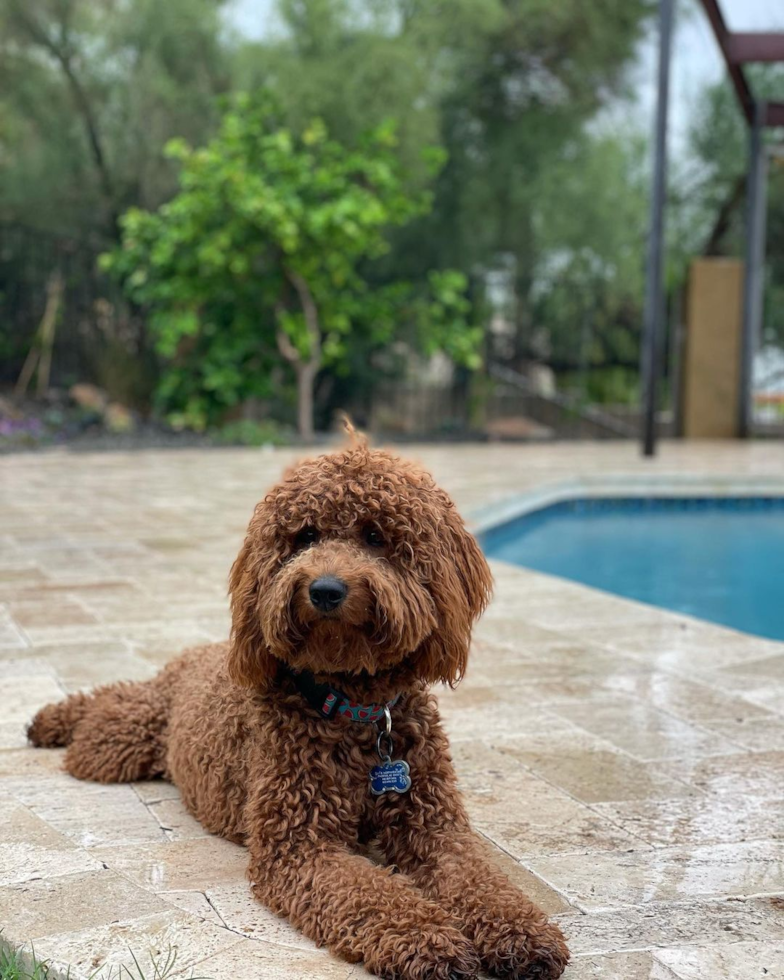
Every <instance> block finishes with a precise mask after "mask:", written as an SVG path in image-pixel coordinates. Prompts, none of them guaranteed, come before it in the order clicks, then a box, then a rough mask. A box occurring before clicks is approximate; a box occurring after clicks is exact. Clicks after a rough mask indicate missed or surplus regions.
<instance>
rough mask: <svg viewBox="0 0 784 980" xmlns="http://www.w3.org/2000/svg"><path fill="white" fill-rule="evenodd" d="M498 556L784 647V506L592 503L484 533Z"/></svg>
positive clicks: (571, 504)
mask: <svg viewBox="0 0 784 980" xmlns="http://www.w3.org/2000/svg"><path fill="white" fill-rule="evenodd" d="M481 540H482V545H483V547H484V549H485V552H486V554H487V555H488V556H489V557H491V558H500V559H503V560H504V561H508V562H512V563H513V564H516V565H523V566H525V567H526V568H533V569H536V570H538V571H541V572H548V573H550V574H551V575H560V576H562V577H563V578H567V579H572V580H574V581H576V582H583V583H584V584H585V585H590V586H593V587H594V588H597V589H604V590H606V591H607V592H614V593H616V594H617V595H621V596H626V597H628V598H630V599H637V600H640V601H641V602H648V603H651V604H653V605H656V606H663V607H664V608H665V609H673V610H676V611H677V612H683V613H689V614H690V615H692V616H699V617H700V618H702V619H707V620H711V621H712V622H715V623H722V624H723V625H725V626H732V627H734V628H735V629H739V630H744V631H745V632H747V633H757V634H759V635H760V636H766V637H770V638H772V639H777V640H784V499H780V498H756V497H755V498H751V499H744V498H733V499H723V498H709V499H703V498H700V499H697V498H694V499H691V498H689V499H687V498H677V499H671V500H670V499H660V498H650V499H648V498H646V499H642V500H640V499H626V498H624V499H610V500H606V499H598V498H595V499H586V500H573V501H564V502H562V503H558V504H554V505H553V506H550V507H546V508H544V509H542V510H538V511H535V512H533V513H531V514H526V515H524V516H523V517H520V518H518V519H516V520H514V521H511V522H509V523H508V524H504V525H501V526H499V527H496V528H493V529H491V530H489V531H486V532H485V533H484V534H482V535H481Z"/></svg>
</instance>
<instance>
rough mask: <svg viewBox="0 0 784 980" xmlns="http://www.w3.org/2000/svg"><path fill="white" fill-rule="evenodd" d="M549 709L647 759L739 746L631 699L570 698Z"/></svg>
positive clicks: (725, 750) (721, 752)
mask: <svg viewBox="0 0 784 980" xmlns="http://www.w3.org/2000/svg"><path fill="white" fill-rule="evenodd" d="M550 710H551V711H553V712H554V713H555V714H558V715H559V716H561V717H563V718H564V720H568V721H571V722H572V723H574V724H575V725H580V726H581V727H582V728H584V729H585V730H586V731H589V732H591V733H593V734H594V735H598V736H599V737H600V738H603V739H605V740H606V741H608V742H610V743H611V744H612V745H614V746H616V747H617V748H619V749H621V750H622V751H624V752H628V753H629V754H630V755H634V756H636V757H637V758H638V759H643V760H646V761H653V760H655V759H667V758H690V757H692V756H706V755H724V754H727V753H730V752H733V751H740V749H739V748H738V746H736V745H734V744H733V743H732V742H730V741H728V740H727V739H725V738H722V737H721V736H720V735H715V734H712V733H711V732H706V731H704V730H703V729H700V728H697V727H695V726H694V725H690V724H688V723H687V722H685V721H681V720H680V719H678V718H674V717H673V716H672V715H670V714H667V713H666V712H664V711H657V710H656V709H655V708H651V707H649V705H648V704H646V703H644V702H641V701H637V700H633V699H631V698H630V699H623V700H615V699H613V700H607V701H591V702H587V703H579V702H576V701H573V702H570V703H569V704H564V705H551V706H550Z"/></svg>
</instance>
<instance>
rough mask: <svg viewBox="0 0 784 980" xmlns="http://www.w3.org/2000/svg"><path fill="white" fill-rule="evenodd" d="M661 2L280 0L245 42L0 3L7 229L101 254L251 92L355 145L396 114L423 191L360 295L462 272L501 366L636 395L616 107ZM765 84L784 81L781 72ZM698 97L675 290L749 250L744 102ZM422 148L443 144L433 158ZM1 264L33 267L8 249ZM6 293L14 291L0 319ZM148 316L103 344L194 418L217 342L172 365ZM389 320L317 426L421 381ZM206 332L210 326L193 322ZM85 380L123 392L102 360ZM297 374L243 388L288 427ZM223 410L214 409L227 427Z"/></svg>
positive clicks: (778, 274)
mask: <svg viewBox="0 0 784 980" xmlns="http://www.w3.org/2000/svg"><path fill="white" fill-rule="evenodd" d="M654 7H655V4H654V2H653V0H595V2H593V3H590V4H586V3H584V2H582V0H558V2H553V0H449V2H448V3H447V2H445V0H277V2H276V4H275V14H276V19H277V22H278V23H279V24H280V29H279V30H277V31H274V32H270V33H269V34H268V35H266V36H265V37H264V38H263V39H262V40H249V39H247V38H245V37H243V36H241V35H238V34H237V33H236V32H235V31H232V30H231V29H230V28H229V27H228V21H227V18H226V16H225V15H226V4H225V3H224V2H221V0H218V2H215V0H167V3H165V4H160V3H156V2H155V0H0V226H4V227H8V226H11V225H13V226H18V225H23V226H24V227H25V228H26V229H33V230H39V231H41V232H45V233H46V234H49V235H58V236H63V238H68V239H69V240H72V241H75V242H78V243H79V245H80V247H83V248H88V247H89V248H91V249H92V250H93V252H94V253H96V254H97V253H98V252H100V251H105V250H107V249H109V250H110V249H111V248H112V246H113V245H114V244H116V243H117V242H118V241H119V238H120V234H121V232H120V216H121V215H122V214H123V213H124V212H126V211H127V210H128V209H129V208H138V209H143V210H145V211H149V212H154V211H156V210H157V209H158V208H159V207H160V206H161V205H163V204H165V203H166V202H167V201H169V200H170V199H171V198H172V196H173V195H174V194H175V193H176V191H177V187H178V170H179V167H180V163H181V161H178V160H177V159H173V158H172V156H171V155H170V154H168V155H167V153H166V152H165V147H166V145H167V144H168V143H169V141H170V140H171V139H173V138H177V139H180V140H183V141H184V143H181V144H180V145H181V146H182V145H184V144H187V145H190V146H193V147H199V146H204V145H206V144H207V143H208V142H209V140H210V139H212V138H214V137H215V135H216V133H217V132H218V130H219V126H220V121H221V115H222V113H223V112H224V111H225V107H226V105H227V104H228V103H227V102H226V99H227V98H231V97H233V96H235V95H236V93H241V92H250V93H257V92H259V91H260V90H266V91H269V92H271V93H272V94H273V96H274V98H275V100H276V103H277V106H278V112H279V116H280V124H281V126H284V127H287V128H289V129H290V130H291V131H292V132H295V133H302V132H304V131H305V130H306V129H307V127H308V126H309V125H311V122H312V120H313V119H314V118H316V117H317V118H320V119H321V120H323V123H324V125H325V126H326V128H327V130H328V132H329V134H330V137H331V138H332V139H334V140H335V141H337V142H338V143H339V144H341V145H343V146H345V147H349V148H350V147H357V146H358V145H359V144H360V142H361V140H362V139H363V137H364V135H365V134H367V133H368V132H370V131H371V130H373V129H377V128H378V127H380V126H385V125H388V124H389V123H390V121H392V122H394V124H395V131H396V134H397V142H396V145H395V149H394V154H395V158H396V165H397V166H398V167H399V170H400V173H401V174H402V175H404V176H403V177H402V178H401V179H402V180H403V184H402V189H403V193H405V194H406V195H408V196H409V197H410V199H411V200H412V201H413V200H417V199H419V198H420V197H421V196H422V195H423V194H426V195H428V196H429V198H430V200H431V206H430V207H429V208H420V209H418V213H417V214H413V213H412V214H411V215H410V216H409V218H410V220H408V221H407V222H406V223H399V222H394V221H391V222H390V223H389V227H387V228H386V229H385V231H384V235H385V240H386V243H387V248H386V250H385V254H384V255H383V256H377V257H376V258H375V260H374V261H373V262H372V263H370V262H367V263H362V264H361V267H360V268H359V270H358V271H359V273H360V275H361V277H362V279H363V281H364V282H365V283H366V284H367V287H368V289H369V291H370V294H371V295H378V296H384V295H385V290H389V289H393V288H394V287H395V284H398V283H408V284H412V283H413V284H417V283H419V284H427V283H428V279H429V277H430V276H431V275H432V274H433V273H435V274H436V275H439V274H442V275H443V274H445V273H446V271H447V270H453V272H450V273H449V274H450V275H451V274H455V275H457V276H459V277H461V278H460V279H457V280H454V279H453V280H451V281H449V282H451V285H450V286H449V289H448V290H447V291H448V292H449V291H450V290H451V292H452V293H454V289H453V287H454V286H455V283H458V282H459V283H460V284H461V289H460V290H458V292H461V291H462V284H463V283H465V284H466V287H467V292H466V293H465V294H464V295H465V297H466V300H465V301H466V302H467V303H468V304H469V306H468V307H467V308H465V309H464V310H463V311H462V312H461V313H460V314H459V317H457V318H456V320H457V322H459V323H462V324H463V326H464V329H465V330H466V331H468V330H471V329H474V328H476V327H480V328H481V329H482V331H483V334H484V340H483V341H482V342H481V345H480V346H481V354H482V359H483V361H484V364H485V365H487V364H489V363H492V362H500V363H503V364H506V365H509V366H511V367H513V368H514V369H516V370H519V371H521V372H525V371H526V370H528V369H529V367H530V365H531V364H532V363H539V364H546V365H548V366H549V367H550V368H551V369H552V371H553V372H554V375H555V380H556V382H557V384H558V385H559V386H560V387H562V388H564V389H569V388H572V389H575V390H577V391H578V392H579V393H580V396H581V397H582V398H585V399H588V400H591V401H596V402H612V403H619V402H620V403H631V402H633V400H634V398H635V396H636V376H637V362H638V353H639V334H640V320H641V308H642V285H643V278H642V277H643V261H644V242H645V230H646V220H647V203H646V202H647V186H648V174H647V160H648V141H647V136H648V134H647V132H646V128H647V127H644V126H641V125H635V124H631V123H630V120H633V119H634V114H633V113H629V114H627V115H626V116H625V117H622V118H623V122H622V123H621V124H617V122H616V123H613V119H615V120H617V119H618V118H619V117H618V114H617V112H616V113H615V114H614V115H613V114H612V113H608V108H612V107H615V108H616V109H617V106H618V105H619V104H620V105H622V104H623V101H624V99H627V98H628V97H629V96H630V77H631V76H630V71H631V69H632V68H633V67H634V65H635V64H636V59H637V57H638V51H639V43H640V40H641V38H643V37H644V36H645V35H646V33H647V32H649V31H650V30H651V29H652V13H653V11H654ZM757 81H758V83H759V84H760V85H761V86H762V88H763V89H764V86H765V85H768V86H770V87H771V90H772V89H773V88H775V87H776V86H777V85H778V86H779V91H780V89H781V78H780V76H779V75H777V73H776V72H775V71H767V72H762V73H760V74H759V75H758V78H757ZM695 106H696V108H695V111H694V113H693V121H692V123H691V125H690V132H689V134H688V136H687V146H686V148H685V151H684V150H683V148H682V149H681V154H680V158H679V161H677V162H676V165H675V167H674V170H673V177H672V186H671V189H670V193H671V199H672V202H673V204H674V207H672V208H671V219H672V220H671V222H670V228H669V234H670V239H671V241H670V249H669V260H670V261H669V267H668V282H669V287H670V292H671V297H672V300H673V303H676V301H677V295H678V292H679V290H680V289H681V287H682V285H683V281H684V275H685V269H686V265H687V261H688V257H689V256H691V255H693V254H702V253H706V252H707V253H709V254H711V253H713V254H715V253H718V254H723V253H728V254H736V253H737V252H738V249H739V244H740V238H739V236H740V230H741V227H742V225H741V219H742V213H743V212H742V208H743V183H742V174H743V171H744V155H745V146H744V131H743V125H742V122H741V119H740V117H739V114H738V113H737V111H736V110H735V108H734V106H733V104H732V95H731V93H730V92H729V91H728V89H727V88H726V86H724V85H719V86H715V87H712V88H710V89H707V90H706V91H704V92H703V93H702V94H701V96H700V98H699V100H698V101H697V102H695ZM428 148H435V149H436V150H437V152H438V153H439V154H440V155H441V156H442V158H443V160H444V161H445V162H444V164H443V166H441V168H440V169H439V170H438V171H437V174H435V175H434V169H433V166H432V159H430V160H429V159H428ZM684 161H686V162H684ZM770 196H771V208H770V220H769V253H770V255H771V257H772V258H771V263H770V268H769V276H768V290H769V297H770V300H771V301H770V302H769V304H768V307H769V309H770V310H771V311H773V312H772V313H771V316H770V317H769V319H768V323H767V328H768V330H769V331H771V332H772V334H774V335H775V336H776V337H778V338H779V339H782V338H784V314H782V313H781V312H780V311H781V308H782V304H780V303H778V302H777V300H778V298H780V297H781V296H782V295H784V265H783V264H782V260H781V256H782V255H784V248H779V247H778V243H779V240H780V239H781V238H782V236H784V217H783V215H784V186H782V182H781V180H780V179H779V178H778V176H777V173H774V175H773V179H772V180H771V190H770ZM415 210H416V209H415ZM396 225H397V226H396ZM782 244H784V242H782ZM5 261H7V266H6V268H8V269H11V270H13V269H16V272H15V273H13V274H16V275H18V267H15V266H14V262H15V261H16V258H15V253H13V249H11V250H10V251H9V250H6V254H5ZM20 261H21V260H20ZM7 275H8V278H9V280H10V279H11V278H12V273H11V272H9V273H7ZM441 282H442V283H443V282H444V280H441ZM2 289H3V285H2V282H0V291H1V290H2ZM5 298H6V299H7V297H5ZM142 298H143V297H139V296H136V299H137V300H138V299H142ZM147 299H148V300H149V297H147ZM3 301H4V296H3V295H2V293H1V292H0V311H2V309H3V307H2V303H3ZM153 305H154V304H153ZM273 305H274V304H273ZM155 315H156V311H155V310H154V309H151V310H150V311H147V312H146V313H145V315H144V316H143V317H141V319H140V320H139V321H138V322H137V321H134V323H136V326H134V327H133V329H131V327H130V326H129V325H128V324H127V323H126V325H125V328H124V331H123V330H119V329H115V330H114V335H113V337H112V343H113V344H114V345H115V350H116V352H117V353H118V356H119V354H120V352H121V351H122V350H126V352H130V354H131V355H132V360H133V362H134V364H135V365H136V367H137V368H138V366H139V365H144V369H143V371H137V373H138V374H140V375H141V377H140V378H137V380H136V381H135V383H134V385H133V393H132V397H133V399H134V401H135V403H136V404H138V405H139V406H141V407H145V406H146V407H148V408H149V407H152V406H157V407H158V408H160V409H161V410H163V411H165V412H166V411H168V412H172V411H174V412H178V411H179V412H181V411H182V406H183V404H184V402H183V398H182V390H183V387H187V386H188V384H191V385H195V386H196V388H197V389H198V391H199V392H201V395H203V393H204V385H203V383H202V382H199V381H198V379H197V377H196V376H197V374H198V371H199V370H201V371H202V374H203V373H204V371H206V370H208V369H209V370H214V369H215V358H213V361H212V368H209V366H208V364H207V361H208V360H209V359H208V358H207V359H205V361H204V364H203V365H202V367H201V368H198V367H197V366H192V367H188V366H187V365H186V368H185V369H184V370H183V365H182V363H180V364H179V365H176V364H174V359H175V353H176V351H175V347H176V345H174V346H172V345H169V347H168V348H167V345H166V343H165V342H163V343H162V342H161V336H163V335H166V331H164V332H163V334H162V333H161V332H160V331H158V332H157V334H156V330H155V329H154V328H153V329H149V328H150V323H154V317H155ZM339 315H340V311H338V316H339ZM148 316H149V317H152V318H153V320H149V319H148ZM378 317H379V320H383V314H382V313H378ZM371 319H372V317H371ZM403 319H405V318H403ZM387 321H388V329H386V331H384V330H381V331H379V330H376V331H375V332H374V330H372V329H370V326H372V325H369V324H365V326H364V327H363V328H362V329H352V330H350V331H348V332H347V333H346V335H345V336H344V337H343V338H342V340H341V352H340V356H339V357H335V358H333V359H330V358H327V359H325V361H324V363H323V364H322V365H321V367H320V370H319V372H318V376H317V378H316V382H315V395H316V415H317V423H318V425H319V426H325V425H328V424H329V422H330V419H331V417H332V413H333V412H334V410H335V409H336V408H337V407H339V406H343V407H351V406H352V405H363V404H366V403H367V402H368V399H370V398H372V395H373V391H374V389H375V387H376V385H377V382H378V380H379V378H381V377H394V376H401V375H403V374H408V375H409V376H410V375H411V373H412V370H413V371H414V375H415V376H416V369H415V365H414V364H413V363H412V359H413V361H417V354H416V345H412V344H411V342H410V340H411V338H410V330H408V334H407V327H406V324H405V322H402V321H401V322H400V323H399V324H396V323H394V322H391V321H390V320H389V318H387ZM129 323H130V321H129ZM268 325H269V324H267V326H268ZM182 326H183V324H181V327H182ZM185 326H187V324H186V325H185ZM191 326H192V324H191ZM235 328H236V323H235V325H234V327H226V326H224V328H223V329H222V330H221V331H220V338H219V339H220V343H219V345H218V346H216V345H215V344H212V347H211V349H212V352H213V354H217V355H218V357H217V360H218V361H220V360H221V358H222V359H223V361H224V366H223V369H222V370H223V371H224V375H225V377H230V376H231V373H232V372H236V370H237V369H238V363H239V364H240V367H241V366H242V357H239V355H238V354H237V348H238V347H241V346H242V345H243V344H245V345H246V346H247V343H248V336H247V330H245V332H244V333H243V330H239V329H235ZM491 328H492V329H491ZM167 329H168V330H169V334H170V333H171V330H172V329H173V328H172V321H171V320H170V323H169V327H168V328H167ZM183 329H184V328H183ZM188 329H190V327H188ZM261 329H262V330H263V329H265V326H264V324H262V325H261ZM175 332H176V330H175ZM186 332H187V331H186ZM431 333H432V332H431ZM435 333H436V334H437V331H435ZM18 334H19V325H18V322H17V321H13V320H10V319H8V318H4V319H3V320H2V321H0V358H2V359H3V360H4V362H5V363H4V375H3V376H4V377H5V378H6V379H9V380H10V378H11V377H12V376H13V374H14V372H15V371H16V370H18V361H19V357H20V356H22V354H23V350H24V344H22V343H21V342H20V341H19V336H18ZM458 334H459V330H458V331H456V332H453V338H452V339H454V337H455V336H457V335H458ZM379 336H381V337H382V338H383V340H382V342H379V339H378V338H379ZM196 339H197V341H199V342H201V343H204V342H205V338H204V336H203V335H202V334H201V333H199V332H198V331H197V338H196ZM28 342H29V337H27V338H25V344H26V343H28ZM268 346H269V345H268ZM423 346H424V347H428V344H424V345H420V346H419V350H420V351H421V350H422V347H423ZM458 346H459V345H458ZM444 347H446V348H447V356H450V355H451V357H452V360H455V357H454V355H455V350H454V345H453V349H451V350H450V343H448V342H446V341H444V340H443V338H442V340H441V342H439V343H431V344H430V346H429V351H430V352H431V353H432V350H433V349H435V348H441V349H443V348H444ZM232 352H233V353H232ZM238 358H239V360H238ZM474 360H476V359H474ZM457 361H460V357H459V356H458V357H457ZM463 361H464V363H466V364H468V366H469V369H473V368H475V367H476V363H470V364H469V362H470V361H472V358H463ZM242 370H243V371H244V369H242ZM178 371H179V375H178V374H177V372H178ZM95 373H96V380H98V381H99V382H101V383H104V384H108V383H109V382H108V381H107V377H106V373H107V372H106V371H105V370H103V371H102V370H101V369H99V368H98V367H96V368H95ZM116 373H117V372H115V374H116ZM120 374H122V372H120ZM462 376H463V375H461V373H460V371H458V378H460V377H462ZM66 380H67V379H66ZM71 380H79V379H77V378H72V379H71ZM235 380H236V378H235ZM112 383H114V382H112ZM254 384H255V385H256V387H257V389H258V390H254ZM221 387H223V388H227V389H230V388H231V387H232V386H231V385H222V386H221ZM294 387H295V376H294V371H292V368H291V366H290V365H289V364H288V363H287V362H286V360H285V358H283V357H282V356H281V355H280V353H279V351H277V350H275V349H273V348H271V347H270V350H269V358H268V360H267V361H265V363H264V364H263V365H260V366H259V372H258V376H257V377H256V378H255V379H254V382H253V384H250V383H249V382H248V380H247V379H245V378H243V379H241V383H238V384H237V385H234V388H235V389H236V392H237V394H236V397H234V398H233V399H232V402H233V404H234V405H235V407H236V405H242V404H245V403H247V402H249V401H253V400H254V399H256V400H259V399H261V400H262V401H264V406H263V411H264V412H266V413H271V414H272V415H273V416H274V417H279V418H281V419H287V420H291V419H292V417H293V411H294V408H293V406H294V400H295V399H294ZM273 389H274V391H273ZM126 397H129V396H128V395H126ZM185 401H187V399H185ZM222 407H223V408H231V407H232V406H231V405H224V406H222ZM219 409H221V406H220V405H217V404H210V405H208V406H207V414H208V415H209V417H210V419H211V420H212V419H213V418H218V417H219V416H221V414H222V412H221V411H220V410H219Z"/></svg>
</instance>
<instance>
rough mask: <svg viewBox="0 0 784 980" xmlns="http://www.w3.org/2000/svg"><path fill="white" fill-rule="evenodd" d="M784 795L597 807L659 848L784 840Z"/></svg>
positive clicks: (708, 797)
mask: <svg viewBox="0 0 784 980" xmlns="http://www.w3.org/2000/svg"><path fill="white" fill-rule="evenodd" d="M781 791H782V798H781V799H777V800H765V799H759V798H757V797H745V796H716V795H713V796H691V797H683V798H681V799H675V800H634V801H631V802H627V803H595V804H593V807H592V808H593V809H594V810H596V811H597V812H598V813H601V814H603V815H604V816H606V817H607V818H608V819H610V820H612V821H613V822H614V823H616V824H619V825H620V826H621V827H623V828H624V829H625V830H627V831H628V832H629V833H631V834H635V835H636V836H637V837H641V838H642V839H643V840H645V841H647V842H648V843H649V844H653V845H655V846H657V847H661V846H666V845H669V844H726V843H732V842H733V841H750V840H771V839H777V840H782V839H784V785H782V787H781Z"/></svg>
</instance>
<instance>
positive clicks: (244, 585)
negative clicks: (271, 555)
mask: <svg viewBox="0 0 784 980" xmlns="http://www.w3.org/2000/svg"><path fill="white" fill-rule="evenodd" d="M253 523H254V522H253V521H251V526H250V527H249V528H248V533H247V536H246V538H245V542H244V544H243V545H242V548H240V553H239V554H238V555H237V558H236V560H235V562H234V564H233V565H232V567H231V575H230V577H229V594H230V595H231V639H230V641H229V655H228V661H227V663H228V670H229V677H231V679H232V680H233V681H234V683H235V684H239V685H241V686H242V687H255V688H261V689H264V688H266V687H267V686H268V685H269V684H270V683H271V682H272V681H273V680H274V679H275V675H276V673H277V669H278V662H277V660H275V658H274V657H273V656H272V654H271V653H270V652H269V650H268V648H267V644H266V643H265V641H264V636H263V634H262V632H261V616H260V615H259V588H260V586H261V583H262V581H263V579H264V578H265V570H264V561H263V556H262V554H261V551H260V549H259V548H258V546H257V545H256V543H255V541H254V529H253Z"/></svg>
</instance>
